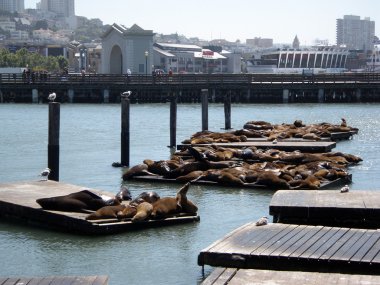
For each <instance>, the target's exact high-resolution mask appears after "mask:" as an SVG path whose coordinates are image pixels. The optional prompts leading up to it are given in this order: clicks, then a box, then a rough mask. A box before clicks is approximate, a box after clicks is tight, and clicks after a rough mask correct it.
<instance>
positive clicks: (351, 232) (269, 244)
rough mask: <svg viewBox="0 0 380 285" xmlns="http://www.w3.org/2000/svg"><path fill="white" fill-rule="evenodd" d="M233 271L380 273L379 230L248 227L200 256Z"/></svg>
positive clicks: (200, 259) (203, 261)
mask: <svg viewBox="0 0 380 285" xmlns="http://www.w3.org/2000/svg"><path fill="white" fill-rule="evenodd" d="M198 264H199V265H201V266H204V265H211V266H219V267H230V268H245V269H266V270H290V271H291V270H296V271H312V272H336V273H350V274H373V275H375V274H380V231H377V230H368V229H350V228H338V227H336V228H333V227H324V226H306V225H290V224H268V225H265V226H256V225H255V223H248V224H246V225H243V226H242V227H240V228H238V229H236V230H235V231H233V232H231V233H230V234H228V235H227V236H226V237H224V238H222V239H220V240H218V241H216V242H215V243H213V244H212V245H210V246H209V247H207V248H206V249H204V250H202V251H201V252H200V253H199V255H198Z"/></svg>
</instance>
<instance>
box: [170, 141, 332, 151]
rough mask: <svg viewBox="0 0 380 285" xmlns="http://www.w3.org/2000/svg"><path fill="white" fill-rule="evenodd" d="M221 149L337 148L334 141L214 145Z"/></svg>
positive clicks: (250, 142) (303, 149) (315, 149)
mask: <svg viewBox="0 0 380 285" xmlns="http://www.w3.org/2000/svg"><path fill="white" fill-rule="evenodd" d="M213 145H215V146H219V147H234V148H244V147H251V146H254V147H257V148H261V149H267V148H273V149H278V150H283V151H295V150H299V151H302V152H329V151H331V150H332V149H333V148H335V147H336V142H333V141H301V142H300V141H279V142H277V143H276V144H274V143H272V142H268V141H247V142H235V143H213ZM187 146H189V145H188V144H180V145H177V149H178V150H182V149H184V148H186V147H187ZM191 146H193V147H194V146H210V144H193V145H191Z"/></svg>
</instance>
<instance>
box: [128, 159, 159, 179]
mask: <svg viewBox="0 0 380 285" xmlns="http://www.w3.org/2000/svg"><path fill="white" fill-rule="evenodd" d="M147 175H151V176H157V175H156V174H154V173H152V172H149V171H148V165H146V164H145V163H142V164H138V165H135V166H132V167H131V168H129V169H128V170H127V171H126V172H125V173H124V174H123V180H128V179H130V178H132V177H133V176H147Z"/></svg>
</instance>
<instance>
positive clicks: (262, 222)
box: [256, 217, 268, 226]
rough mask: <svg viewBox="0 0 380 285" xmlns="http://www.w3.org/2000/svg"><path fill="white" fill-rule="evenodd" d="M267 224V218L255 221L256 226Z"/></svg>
mask: <svg viewBox="0 0 380 285" xmlns="http://www.w3.org/2000/svg"><path fill="white" fill-rule="evenodd" d="M267 224H268V217H262V218H260V219H258V220H257V222H256V226H265V225H267Z"/></svg>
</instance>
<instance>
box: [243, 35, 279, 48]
mask: <svg viewBox="0 0 380 285" xmlns="http://www.w3.org/2000/svg"><path fill="white" fill-rule="evenodd" d="M245 42H246V44H247V45H248V46H250V47H258V48H271V47H273V39H269V38H260V37H255V38H253V39H246V41H245Z"/></svg>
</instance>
